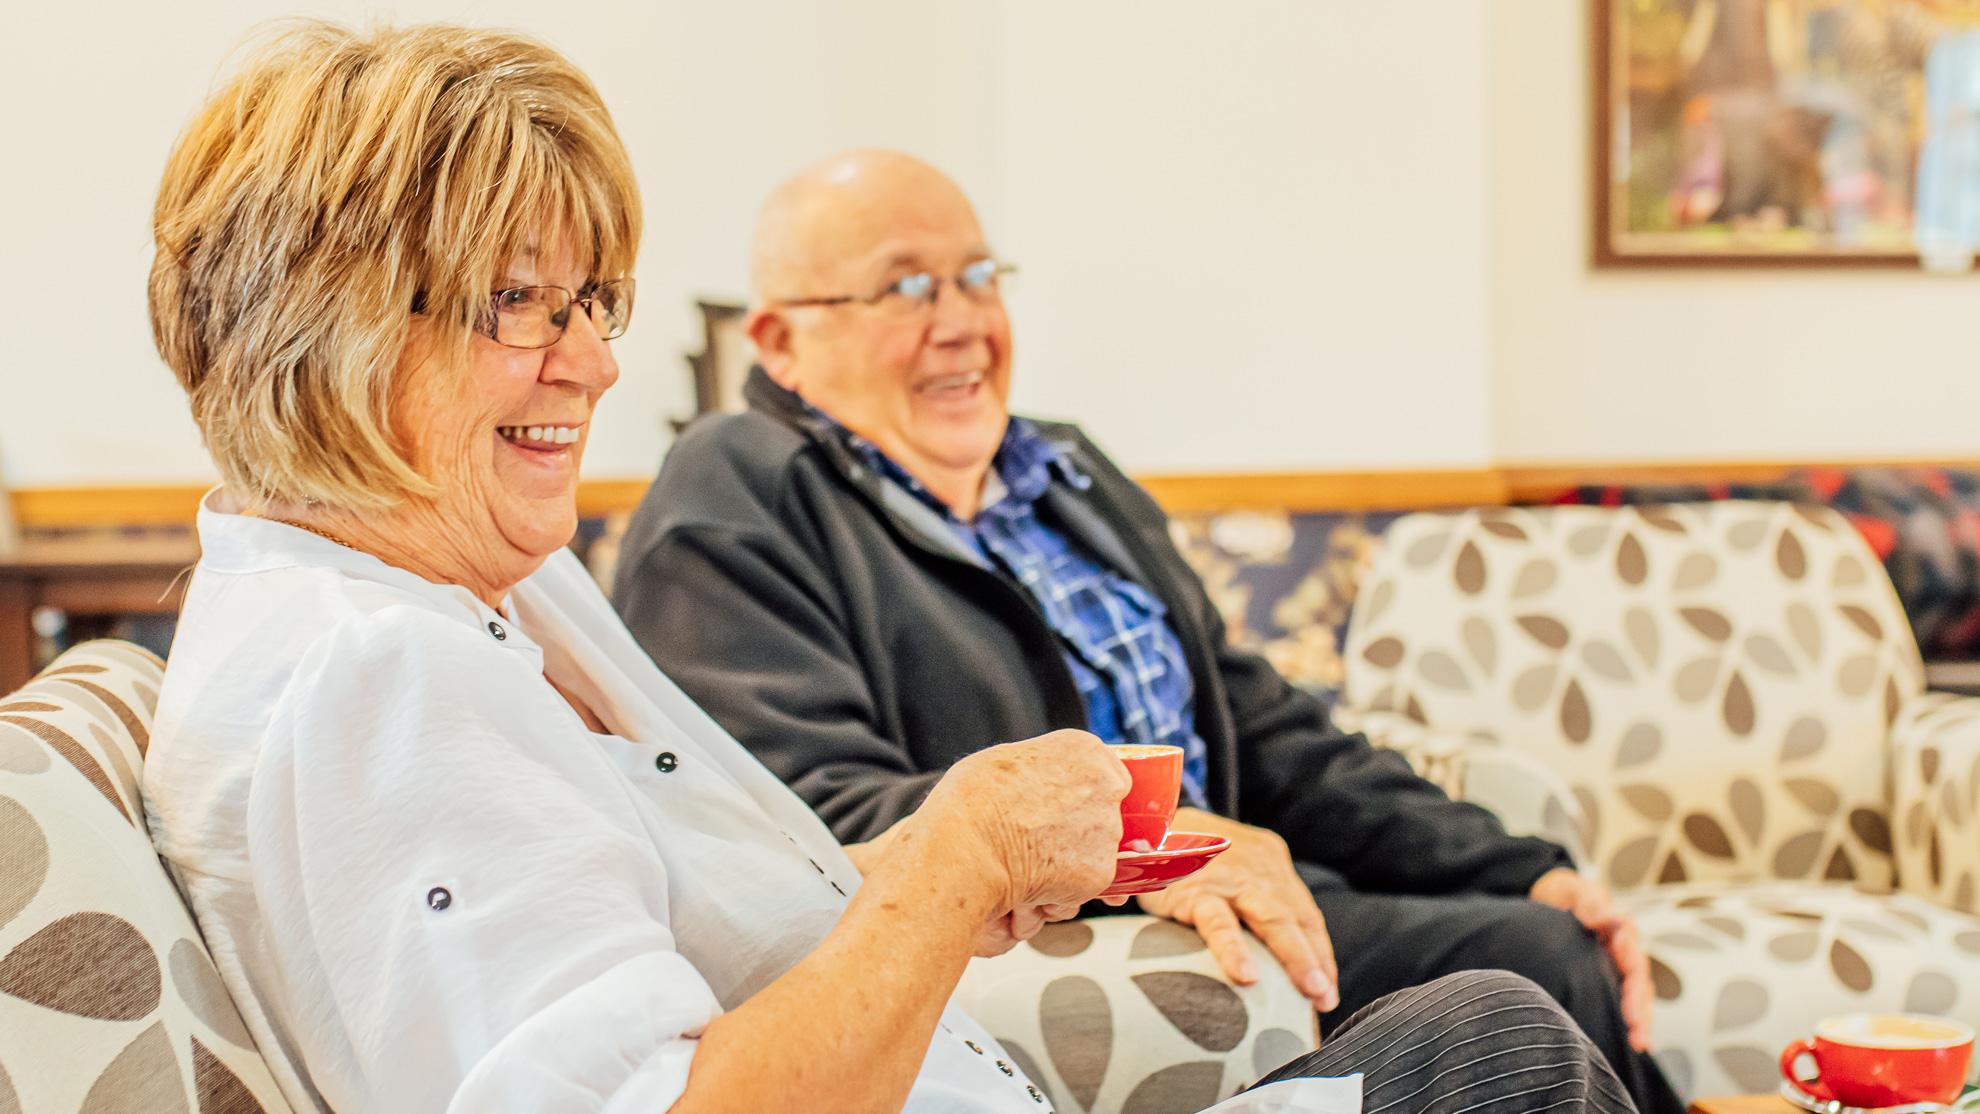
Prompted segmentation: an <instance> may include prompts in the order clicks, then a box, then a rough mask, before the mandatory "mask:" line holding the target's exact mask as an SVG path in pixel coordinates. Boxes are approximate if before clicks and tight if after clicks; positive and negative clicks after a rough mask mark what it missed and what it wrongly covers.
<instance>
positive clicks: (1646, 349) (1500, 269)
mask: <svg viewBox="0 0 1980 1114" xmlns="http://www.w3.org/2000/svg"><path fill="white" fill-rule="evenodd" d="M1492 12H1493V19H1492V21H1491V57H1492V65H1491V81H1490V87H1491V97H1492V107H1491V116H1492V120H1493V133H1492V136H1493V139H1492V158H1491V164H1492V174H1491V183H1492V219H1491V243H1492V252H1491V255H1492V265H1491V320H1492V324H1493V344H1492V368H1493V372H1492V396H1493V402H1494V412H1493V438H1494V448H1495V451H1496V453H1497V455H1498V457H1499V458H1500V459H1501V460H1504V461H1508V462H1515V463H1526V462H1537V461H1547V460H1579V461H1588V460H1596V461H1603V460H1630V459H1644V458H1658V459H1672V458H1685V457H1693V458H1699V457H1702V458H1714V459H1721V460H1724V459H1739V458H1752V459H1770V458H1771V459H1786V460H1793V459H1807V458H1811V457H1814V458H1829V459H1835V458H1848V457H1859V458H1874V457H1886V458H1890V457H1934V456H1937V457H1948V458H1959V459H1973V458H1975V457H1980V371H1976V362H1977V361H1980V282H1977V281H1976V279H1975V278H1973V277H1966V276H1957V277H1945V276H1928V275H1925V274H1921V273H1918V272H1911V271H1897V272H1890V273H1861V274H1859V273H1850V272H1834V271H1830V272H1823V271H1811V272H1781V271H1772V272H1767V271H1762V272H1748V273H1735V272H1726V271H1706V272H1688V273H1686V272H1680V273H1674V274H1646V273H1630V272H1615V271H1607V272H1592V271H1590V270H1589V268H1588V265H1587V262H1586V260H1587V259H1588V235H1589V233H1588V225H1589V218H1588V215H1587V208H1586V206H1587V198H1588V174H1589V171H1588V164H1589V157H1588V133H1589V126H1590V125H1589V121H1588V82H1589V77H1588V35H1589V28H1588V5H1587V3H1586V2H1585V0H1499V2H1497V3H1495V4H1494V5H1493V7H1492Z"/></svg>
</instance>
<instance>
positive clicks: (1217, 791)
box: [613, 370, 1568, 894]
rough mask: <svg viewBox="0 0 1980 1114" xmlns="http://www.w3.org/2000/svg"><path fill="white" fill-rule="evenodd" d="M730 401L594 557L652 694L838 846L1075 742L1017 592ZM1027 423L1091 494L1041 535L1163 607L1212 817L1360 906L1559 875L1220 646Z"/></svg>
mask: <svg viewBox="0 0 1980 1114" xmlns="http://www.w3.org/2000/svg"><path fill="white" fill-rule="evenodd" d="M745 394H746V397H747V398H748V400H749V402H750V407H751V408H750V410H749V411H748V412H747V413H744V414H738V415H725V416H716V417H709V418H704V419H702V420H701V421H698V422H696V423H695V424H694V425H693V426H691V427H690V428H689V429H688V430H687V431H686V432H685V433H683V434H682V435H681V437H680V440H679V441H678V442H677V443H676V444H675V445H674V448H673V450H672V451H671V452H670V453H669V454H668V456H667V460H666V464H665V466H664V467H663V468H662V469H661V472H660V477H659V479H658V480H657V481H656V482H655V483H654V485H653V487H652V489H651V490H650V491H648V492H647V495H646V498H645V500H644V502H643V503H642V504H641V505H640V508H639V510H638V512H637V513H636V514H635V515H634V517H633V521H632V524H631V527H630V528H629V530H628V531H627V534H626V537H625V540H624V543H623V545H622V547H621V550H620V557H619V565H618V575H617V579H616V583H615V585H614V590H613V602H614V604H615V605H616V606H617V607H618V610H619V613H620V615H622V616H623V617H624V619H625V621H626V624H627V625H628V626H629V627H631V628H632V632H633V634H634V635H635V636H636V637H637V638H638V639H639V640H640V642H641V644H642V645H644V646H645V647H646V650H647V652H648V653H650V654H651V655H652V656H653V660H654V661H655V662H657V663H658V664H659V666H660V668H661V669H662V670H664V671H666V673H667V675H668V676H670V677H672V678H673V679H674V680H675V681H676V682H677V683H678V684H680V685H681V687H682V688H684V689H685V690H686V691H687V693H688V695H690V696H692V697H693V698H694V699H695V700H696V701H698V702H700V704H701V705H702V707H704V708H706V709H707V710H708V712H709V714H711V715H712V716H714V717H715V719H716V720H717V721H718V722H720V723H721V724H722V725H723V726H724V727H726V728H728V729H729V731H731V732H732V733H733V734H734V735H735V736H736V738H737V739H738V740H740V741H741V742H742V744H743V745H744V746H746V747H748V748H749V749H750V750H751V751H753V752H754V753H755V754H756V756H757V757H758V758H759V759H760V760H762V762H763V763H764V764H765V765H766V766H768V767H769V768H770V769H771V770H772V771H774V772H775V773H776V774H777V776H779V777H781V778H782V779H783V780H784V781H785V782H786V783H788V784H789V785H790V786H791V788H792V789H794V790H795V791H796V792H797V793H798V795H799V796H801V797H803V798H804V800H805V801H806V802H808V803H809V804H810V805H811V807H812V808H813V809H815V810H817V812H818V814H819V815H820V816H821V817H823V818H824V819H825V822H826V823H827V824H829V825H830V826H831V828H832V830H833V831H834V832H836V833H837V834H838V836H839V838H840V839H842V840H844V841H846V842H848V843H853V842H859V841H862V840H866V839H871V838H872V837H874V836H877V835H879V834H880V833H881V832H882V831H884V830H886V828H887V827H888V826H889V825H891V824H892V823H894V822H895V821H896V820H899V819H900V818H901V817H903V816H906V815H907V814H908V813H910V812H912V811H913V810H914V809H915V807H916V806H917V805H919V804H920V803H921V800H922V798H923V797H924V796H925V795H926V794H927V792H928V790H929V788H930V786H932V785H933V784H934V782H935V780H936V779H937V778H939V777H941V775H942V772H943V771H944V770H946V769H948V767H949V766H950V764H951V763H953V762H955V761H956V760H957V759H959V758H962V757H963V756H965V755H967V754H970V753H971V752H973V751H976V750H979V749H981V748H983V747H986V746H992V745H995V744H997V743H1003V742H1011V741H1014V740H1018V739H1027V738H1031V737H1033V736H1036V735H1041V734H1044V733H1046V732H1048V731H1051V730H1054V729H1057V728H1066V727H1077V728H1084V727H1085V726H1086V710H1085V707H1084V705H1083V703H1082V701H1081V699H1080V695H1079V691H1078V689H1077V687H1076V686H1075V685H1074V683H1073V678H1072V674H1071V672H1070V671H1069V670H1068V668H1067V666H1066V664H1065V659H1064V653H1063V650H1062V648H1061V646H1060V644H1059V641H1058V637H1057V635H1056V634H1054V632H1053V631H1052V629H1051V628H1050V627H1049V626H1048V625H1047V624H1046V622H1045V618H1044V616H1043V614H1042V613H1041V612H1040V611H1039V610H1038V608H1037V606H1036V605H1035V604H1034V603H1033V602H1032V601H1031V599H1030V597H1029V596H1027V595H1026V594H1025V592H1024V590H1023V589H1022V588H1021V587H1019V586H1018V585H1017V584H1016V583H1015V582H1013V581H1012V580H1010V579H1009V578H1008V577H1007V576H1005V575H1003V574H1002V573H1001V572H999V571H997V570H995V569H994V568H990V567H986V566H985V565H983V564H982V563H981V562H980V560H979V559H978V558H975V557H973V556H972V555H970V554H969V553H968V552H967V551H966V550H964V549H963V548H962V547H961V545H960V543H958V542H956V541H955V540H954V539H953V538H951V537H950V536H949V535H948V534H947V532H946V530H944V529H943V528H942V526H941V525H940V522H939V520H937V519H936V518H935V517H934V515H933V514H932V513H931V512H928V511H927V509H926V508H924V507H921V506H920V505H919V504H918V503H915V502H914V501H913V500H912V498H911V497H908V496H907V495H906V494H905V493H904V492H901V491H900V490H899V489H898V488H895V487H892V486H891V485H888V484H886V483H885V482H884V481H883V480H882V479H881V478H880V477H878V476H876V475H874V474H873V473H872V471H871V470H870V469H868V468H867V467H865V465H864V464H863V463H862V462H861V461H860V460H859V459H858V457H857V456H856V454H854V453H853V452H852V451H851V449H850V447H849V446H847V445H846V444H845V443H844V441H843V440H842V438H841V437H839V436H837V435H836V434H835V432H834V431H833V430H832V429H831V428H830V427H829V426H828V425H827V424H826V423H822V422H819V421H817V420H815V419H813V418H811V417H809V416H808V415H807V413H806V411H805V410H804V408H803V406H802V404H801V403H800V402H799V401H798V399H797V397H796V396H795V395H792V394H790V393H789V392H787V391H784V390H783V389H782V388H780V387H778V386H776V385H775V384H774V383H772V382H771V381H770V380H769V378H768V377H767V376H765V375H764V374H763V373H762V372H761V371H760V370H759V371H757V372H755V373H753V374H752V375H751V377H750V380H749V383H748V384H747V386H746V388H745ZM1038 424H1039V427H1040V429H1041V430H1042V431H1043V432H1044V433H1045V435H1046V436H1047V437H1048V438H1050V439H1052V440H1053V441H1054V442H1056V443H1058V444H1059V445H1060V446H1061V447H1062V448H1064V449H1065V450H1066V451H1067V452H1069V453H1070V454H1071V457H1072V460H1073V463H1074V464H1075V465H1076V466H1077V467H1078V468H1079V469H1080V471H1082V472H1084V473H1085V474H1086V475H1088V476H1090V477H1092V479H1093V484H1092V485H1091V487H1089V488H1088V489H1087V490H1085V491H1076V490H1073V489H1072V488H1071V487H1070V485H1067V484H1062V483H1061V484H1054V485H1053V487H1052V489H1051V491H1050V492H1048V493H1047V495H1046V496H1045V497H1044V499H1043V500H1042V501H1041V504H1040V507H1041V513H1042V514H1044V515H1046V516H1048V519H1049V520H1050V521H1052V522H1053V523H1054V524H1055V525H1057V526H1058V527H1060V528H1061V529H1063V530H1065V531H1066V532H1067V533H1068V534H1070V535H1071V536H1072V537H1074V538H1075V539H1077V540H1078V541H1079V542H1080V544H1082V545H1085V546H1086V547H1087V548H1088V549H1089V550H1091V551H1092V552H1093V553H1094V554H1095V555H1096V556H1098V557H1099V558H1100V559H1102V560H1103V561H1106V562H1108V563H1109V564H1111V565H1112V566H1114V567H1115V568H1116V569H1117V570H1118V571H1120V572H1121V573H1123V574H1124V575H1127V576H1130V577H1132V578H1133V579H1134V580H1136V581H1138V582H1139V583H1140V584H1141V585H1142V586H1143V587H1145V588H1147V589H1148V590H1150V591H1152V592H1153V593H1155V595H1157V596H1158V597H1160V598H1161V600H1162V602H1163V603H1164V604H1165V605H1167V607H1168V609H1169V620H1170V622H1171V623H1172V624H1173V626H1174V628H1175V633H1176V636H1177V638H1178V639H1180V641H1181V642H1182V645H1183V648H1184V650H1185V652H1186V653H1187V655H1188V658H1189V664H1190V674H1191V677H1192V679H1193V680H1194V682H1195V689H1196V701H1195V709H1196V729H1197V732H1198V734H1200V735H1201V736H1202V738H1203V741H1204V742H1205V743H1206V744H1207V745H1208V748H1209V779H1208V785H1207V786H1206V789H1207V793H1208V797H1209V801H1210V805H1211V807H1212V808H1213V809H1214V810H1215V811H1217V812H1219V813H1221V814H1223V815H1225V816H1230V817H1234V818H1236V819H1238V820H1241V821H1243V822H1245V823H1248V824H1254V825H1257V826H1260V827H1264V828H1270V829H1272V830H1273V831H1275V832H1278V833H1279V834H1280V835H1281V836H1282V837H1284V838H1285V840H1286V842H1287V844H1288V845H1289V846H1290V847H1291V849H1292V852H1293V855H1294V857H1295V858H1298V859H1300V860H1302V861H1305V862H1307V863H1310V864H1314V865H1318V866H1321V867H1324V868H1327V870H1328V871H1331V872H1333V873H1335V874H1338V875H1339V876H1340V877H1341V878H1342V879H1344V880H1345V881H1346V883H1347V884H1348V885H1351V886H1353V887H1354V888H1356V889H1360V890H1367V891H1376V892H1387V893H1419V894H1437V893H1456V892H1487V893H1504V894H1520V893H1524V892H1525V891H1526V890H1527V888H1528V887H1529V886H1531V884H1532V883H1533V881H1534V880H1535V879H1536V878H1538V877H1539V876H1540V875H1541V874H1543V873H1545V872H1546V871H1547V870H1549V869H1551V868H1553V867H1556V866H1563V865H1567V863H1568V858H1567V855H1566V853H1565V852H1564V851H1562V850H1561V849H1560V848H1559V847H1556V846H1555V845H1553V844H1551V843H1547V842H1545V841H1542V840H1538V839H1526V838H1514V837H1511V836H1508V835H1507V834H1506V832H1505V830H1504V829H1503V828H1502V827H1501V826H1500V825H1499V823H1498V821H1497V820H1496V819H1494V818H1493V817H1492V816H1491V814H1489V813H1487V812H1486V811H1485V810H1483V809H1480V808H1477V807H1475V806H1472V805H1468V804H1462V803H1459V802H1455V801H1452V800H1451V799H1450V798H1449V797H1447V796H1445V795H1444V793H1443V792H1441V791H1440V790H1438V789H1437V788H1436V787H1435V786H1434V785H1431V784H1430V783H1429V782H1426V781H1424V780H1422V779H1421V778H1419V777H1417V776H1416V775H1415V774H1414V773H1412V772H1411V771H1410V768H1409V766H1408V764H1407V763H1406V762H1404V761H1403V759H1402V758H1400V757H1399V756H1397V755H1396V754H1394V753H1392V752H1389V751H1385V750H1380V749H1377V748H1374V747H1371V746H1370V745H1369V744H1368V742H1367V740H1366V739H1364V738H1363V737H1361V736H1360V735H1350V734H1346V733H1343V732H1341V731H1339V730H1337V729H1336V728H1335V727H1334V726H1333V724H1332V723H1331V722H1329V720H1328V717H1327V712H1326V710H1325V708H1324V707H1322V705H1321V704H1320V703H1319V702H1318V701H1317V700H1315V699H1314V698H1313V697H1312V696H1310V695H1308V694H1307V693H1305V692H1302V691H1300V690H1299V689H1297V688H1295V687H1294V686H1292V685H1291V684H1288V683H1287V682H1286V680H1285V679H1284V678H1283V677H1281V676H1279V674H1278V673H1277V672H1276V671H1275V670H1273V669H1272V667H1271V666H1270V665H1268V664H1267V663H1266V662H1265V661H1264V659H1262V658H1260V657H1258V656H1257V655H1254V654H1250V653H1245V652H1243V651H1240V650H1237V649H1235V648H1233V647H1232V646H1231V645H1230V644H1229V642H1228V641H1227V639H1226V638H1225V633H1224V624H1223V621H1222V619H1221V618H1220V616H1219V615H1218V613H1217V610H1216V608H1215V607H1213V606H1212V605H1211V602H1210V599H1209V597H1208V595H1207V594H1206V593H1205V591H1204V589H1203V585H1202V582H1201V581H1200V580H1199V579H1198V578H1197V576H1196V575H1195V573H1194V572H1193V571H1192V570H1191V569H1190V567H1189V565H1188V564H1187V563H1186V562H1185V561H1184V560H1183V557H1182V554H1181V553H1180V552H1178V551H1177V549H1176V547H1175V545H1174V544H1173V543H1172V542H1171V541H1170V540H1169V533H1168V520H1167V518H1166V517H1165V516H1164V515H1163V513H1162V510H1161V508H1160V507H1158V506H1157V505H1156V504H1155V501H1154V500H1153V499H1151V498H1150V497H1149V496H1148V494H1147V493H1146V492H1145V491H1143V490H1142V489H1141V488H1140V487H1138V486H1136V485H1135V484H1134V482H1133V481H1131V480H1129V479H1128V478H1127V477H1126V476H1125V475H1123V474H1122V473H1121V472H1120V470H1119V469H1117V468H1116V467H1115V466H1114V464H1113V462H1112V461H1110V460H1108V459H1107V458H1106V457H1105V456H1104V455H1102V454H1101V453H1100V451H1099V450H1098V449H1096V448H1094V446H1093V445H1092V444H1091V443H1090V442H1088V441H1087V440H1086V438H1085V436H1084V435H1083V434H1081V433H1080V431H1079V430H1078V429H1077V428H1075V427H1073V426H1068V425H1058V424H1053V423H1049V422H1040V423H1038Z"/></svg>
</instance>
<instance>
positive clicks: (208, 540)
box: [197, 487, 541, 653]
mask: <svg viewBox="0 0 1980 1114" xmlns="http://www.w3.org/2000/svg"><path fill="white" fill-rule="evenodd" d="M197 525H198V530H199V550H200V553H199V567H200V568H202V569H211V570H213V571H214V572H218V573H230V574H242V573H257V572H271V571H274V570H276V569H288V568H300V569H322V570H324V571H326V572H330V573H334V574H336V575H339V576H344V577H348V578H350V579H353V580H365V581H371V582H373V583H377V584H382V585H386V586H388V587H391V588H394V589H397V590H399V591H402V592H409V593H411V594H413V595H415V596H418V597H419V598H420V599H421V600H422V601H424V602H426V603H428V604H430V605H432V606H433V607H435V608H436V609H437V610H443V611H448V612H453V613H456V614H458V615H459V616H460V617H461V619H462V620H463V621H466V622H472V623H473V624H474V625H476V626H478V627H482V628H487V627H488V624H490V623H498V624H500V625H501V627H502V629H503V638H502V639H501V641H504V642H507V643H508V644H509V645H510V646H512V647H514V648H516V649H522V650H527V651H532V652H537V653H540V652H541V650H540V649H539V648H538V647H537V646H536V644H535V643H534V642H532V641H531V640H530V639H529V637H528V636H527V635H525V634H523V632H522V631H521V629H520V628H519V627H518V626H517V624H516V620H515V608H514V600H513V598H512V597H504V598H503V600H502V607H501V609H500V610H497V609H495V608H492V607H489V606H488V605H487V604H485V603H483V602H482V601H481V597H479V596H477V595H475V594H474V593H473V592H470V591H468V590H467V589H466V588H465V587H463V586H461V585H459V584H438V583H435V582H434V581H431V580H428V579H426V578H425V577H423V576H420V575H419V574H418V573H415V572H411V571H409V570H407V569H402V568H400V567H398V566H397V565H390V564H387V563H385V562H384V561H381V560H379V559H378V558H377V557H374V556H372V555H371V554H369V553H366V552H364V551H363V550H359V549H352V548H351V547H350V546H347V545H344V544H342V543H341V542H334V541H331V540H330V539H329V538H326V537H323V536H322V535H320V534H312V533H310V532H309V531H308V530H304V529H302V528H300V527H296V526H291V525H289V524H288V523H286V522H277V521H276V520H274V519H272V518H260V517H257V516H254V515H247V514H242V513H241V512H240V510H239V504H238V503H237V502H236V501H235V499H234V497H233V496H232V495H231V494H230V493H229V492H228V491H227V489H226V488H224V487H216V488H214V489H213V490H212V491H209V492H207V493H206V495H205V497H204V498H202V499H201V500H200V502H199V516H198V519H197Z"/></svg>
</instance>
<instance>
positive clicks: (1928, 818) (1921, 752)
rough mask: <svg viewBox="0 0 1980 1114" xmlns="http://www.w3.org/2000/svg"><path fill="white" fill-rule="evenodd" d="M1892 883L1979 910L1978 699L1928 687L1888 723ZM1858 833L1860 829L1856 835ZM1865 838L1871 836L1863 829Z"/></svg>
mask: <svg viewBox="0 0 1980 1114" xmlns="http://www.w3.org/2000/svg"><path fill="white" fill-rule="evenodd" d="M1891 770H1892V782H1893V793H1892V806H1893V807H1892V810H1891V817H1892V820H1893V823H1892V827H1893V828H1894V829H1895V830H1894V831H1892V832H1891V833H1889V834H1888V836H1886V841H1887V842H1891V843H1893V844H1894V845H1895V846H1894V848H1893V851H1894V857H1895V859H1896V862H1897V875H1898V888H1899V889H1900V890H1903V891H1904V892H1906V893H1910V894H1916V895H1918V896H1919V897H1923V898H1925V899H1926V900H1928V901H1932V902H1936V903H1937V904H1939V905H1943V906H1945V907H1947V908H1949V909H1957V910H1960V911H1962V912H1967V913H1980V698H1976V697H1971V696H1953V695H1950V694H1947V693H1939V692H1928V693H1923V694H1921V695H1919V696H1915V697H1913V698H1911V699H1910V700H1907V701H1905V703H1904V705H1903V706H1902V707H1900V708H1899V709H1898V715H1897V719H1896V720H1895V721H1894V722H1893V723H1892V724H1891ZM1860 834H1861V833H1860ZM1865 842H1867V843H1871V844H1872V845H1873V846H1874V845H1875V841H1874V840H1872V839H1870V838H1869V835H1868V834H1865Z"/></svg>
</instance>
